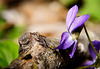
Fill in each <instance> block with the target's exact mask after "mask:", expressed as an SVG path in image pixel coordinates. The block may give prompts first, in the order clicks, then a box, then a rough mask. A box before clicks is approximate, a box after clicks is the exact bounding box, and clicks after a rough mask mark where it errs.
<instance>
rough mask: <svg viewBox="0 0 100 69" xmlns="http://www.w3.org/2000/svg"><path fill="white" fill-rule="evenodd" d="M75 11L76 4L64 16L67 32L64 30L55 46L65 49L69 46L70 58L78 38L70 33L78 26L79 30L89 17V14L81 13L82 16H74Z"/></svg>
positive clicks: (76, 8) (76, 10) (76, 9)
mask: <svg viewBox="0 0 100 69" xmlns="http://www.w3.org/2000/svg"><path fill="white" fill-rule="evenodd" d="M77 12H78V6H77V5H75V6H73V7H72V8H71V9H70V10H69V11H68V13H67V17H66V25H67V30H68V32H64V33H63V34H62V36H61V41H60V45H59V46H58V47H56V48H55V49H67V48H69V47H71V52H70V54H69V56H70V58H72V57H73V55H74V53H75V50H76V48H77V38H78V37H75V38H73V37H72V33H73V31H75V30H76V29H78V28H79V29H78V31H79V32H80V31H81V30H82V28H83V25H84V23H85V22H86V21H87V20H88V18H89V17H90V16H89V14H87V15H83V16H79V17H77V18H75V17H76V15H77Z"/></svg>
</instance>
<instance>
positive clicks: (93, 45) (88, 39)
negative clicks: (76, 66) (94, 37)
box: [84, 25, 99, 57]
mask: <svg viewBox="0 0 100 69" xmlns="http://www.w3.org/2000/svg"><path fill="white" fill-rule="evenodd" d="M84 30H85V33H86V35H87V38H88V40H89V42H90V44H91V46H92V48H93V50H94V52H95V54H96V55H97V56H98V57H99V54H98V53H97V51H96V49H95V47H94V45H93V43H92V41H91V39H90V37H89V34H88V32H87V29H86V27H85V25H84Z"/></svg>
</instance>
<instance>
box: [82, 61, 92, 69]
mask: <svg viewBox="0 0 100 69" xmlns="http://www.w3.org/2000/svg"><path fill="white" fill-rule="evenodd" d="M93 63H94V62H92V61H87V62H85V63H84V64H83V65H82V66H89V65H92V64H93ZM86 69H94V68H93V67H90V68H86Z"/></svg>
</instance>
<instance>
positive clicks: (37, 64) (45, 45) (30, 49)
mask: <svg viewBox="0 0 100 69" xmlns="http://www.w3.org/2000/svg"><path fill="white" fill-rule="evenodd" d="M18 42H19V45H20V47H19V57H18V58H17V59H15V60H14V61H12V62H11V64H10V65H9V66H7V67H6V68H5V69H74V68H77V67H79V66H80V65H81V64H82V63H83V62H84V60H86V59H87V58H89V56H87V55H85V54H84V52H81V51H80V49H79V48H77V50H76V52H75V54H74V57H73V58H72V59H71V58H70V57H69V53H70V48H69V49H66V50H55V47H56V46H58V45H59V44H60V39H50V38H48V37H45V36H42V35H40V34H39V33H37V32H34V33H30V32H27V33H24V34H23V35H22V36H20V37H19V40H18Z"/></svg>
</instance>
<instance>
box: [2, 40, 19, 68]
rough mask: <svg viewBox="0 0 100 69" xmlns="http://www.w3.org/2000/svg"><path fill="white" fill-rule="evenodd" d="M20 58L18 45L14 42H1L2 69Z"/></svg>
mask: <svg viewBox="0 0 100 69" xmlns="http://www.w3.org/2000/svg"><path fill="white" fill-rule="evenodd" d="M17 57H18V45H17V44H16V43H14V42H13V41H12V40H6V41H1V42H0V67H2V68H4V67H6V66H7V65H8V64H10V62H11V61H12V60H14V59H16V58H17Z"/></svg>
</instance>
